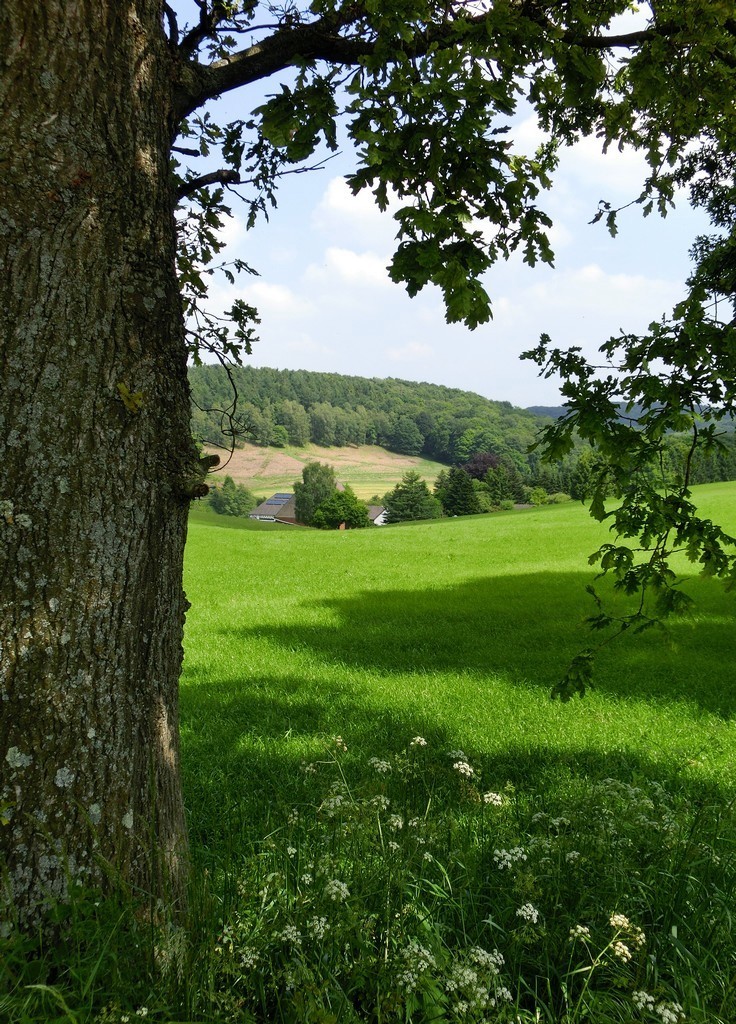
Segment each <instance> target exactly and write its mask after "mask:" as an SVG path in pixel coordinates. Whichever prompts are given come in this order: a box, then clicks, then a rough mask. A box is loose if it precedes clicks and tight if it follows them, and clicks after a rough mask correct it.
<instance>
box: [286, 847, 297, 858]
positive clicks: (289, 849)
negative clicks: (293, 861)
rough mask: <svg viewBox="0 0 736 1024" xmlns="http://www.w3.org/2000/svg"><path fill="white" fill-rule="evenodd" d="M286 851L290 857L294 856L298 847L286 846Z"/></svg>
mask: <svg viewBox="0 0 736 1024" xmlns="http://www.w3.org/2000/svg"><path fill="white" fill-rule="evenodd" d="M286 852H287V853H288V855H289V856H290V857H293V856H294V854H295V853H296V847H295V846H287V847H286Z"/></svg>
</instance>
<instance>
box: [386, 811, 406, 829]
mask: <svg viewBox="0 0 736 1024" xmlns="http://www.w3.org/2000/svg"><path fill="white" fill-rule="evenodd" d="M387 824H388V827H389V828H390V829H393V831H394V832H398V831H400V830H401V829H402V828H403V827H404V819H403V818H402V817H401V815H400V814H390V815H389V816H388V822H387Z"/></svg>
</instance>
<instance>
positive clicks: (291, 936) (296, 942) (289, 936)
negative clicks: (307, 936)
mask: <svg viewBox="0 0 736 1024" xmlns="http://www.w3.org/2000/svg"><path fill="white" fill-rule="evenodd" d="M276 935H277V936H278V932H277V933H276ZM279 938H280V939H281V941H282V942H288V943H289V944H290V945H292V946H301V944H302V933H301V932H300V931H299V929H298V928H296V927H295V926H294V925H293V924H287V925H286V927H285V928H284V930H283V931H282V932H281V935H280V936H279Z"/></svg>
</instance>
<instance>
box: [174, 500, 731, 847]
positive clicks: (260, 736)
mask: <svg viewBox="0 0 736 1024" xmlns="http://www.w3.org/2000/svg"><path fill="white" fill-rule="evenodd" d="M734 497H736V485H734V484H718V485H709V486H707V487H702V488H699V489H698V491H697V498H698V500H699V502H700V503H701V505H702V506H703V507H704V508H706V509H707V511H708V513H709V514H710V515H712V516H713V518H715V519H716V520H717V521H720V522H722V523H724V524H725V525H726V526H731V527H732V529H733V527H734V526H736V523H734V522H733V517H734V511H733V510H734ZM604 535H605V534H604V531H602V530H601V527H600V526H599V525H598V524H595V523H593V522H592V521H591V520H589V518H588V517H587V515H586V513H585V511H584V510H583V509H582V508H581V507H580V506H579V505H576V504H569V505H564V506H553V507H546V508H542V509H539V510H535V511H529V512H524V513H518V514H506V515H504V514H497V515H493V516H484V517H476V518H472V519H456V520H445V521H439V522H432V523H426V524H416V525H412V526H407V527H403V526H402V527H383V528H380V529H374V530H370V531H368V530H367V531H356V532H348V533H322V532H317V531H308V530H288V529H287V530H282V531H274V530H262V531H258V532H242V531H241V532H238V531H230V530H227V529H221V528H218V527H215V526H210V525H206V524H205V523H204V522H196V521H195V522H193V523H192V527H191V531H190V540H189V545H188V549H187V571H186V590H187V593H188V595H189V598H190V600H191V601H192V602H193V607H192V610H191V611H190V613H189V616H188V621H187V634H186V661H185V672H184V678H183V687H182V723H183V756H184V767H185V777H186V786H187V799H188V803H189V806H190V809H191V812H192V822H193V826H194V833H195V837H196V836H198V837H199V841H200V843H206V844H208V845H209V844H210V843H212V842H214V841H217V842H218V843H222V842H223V839H224V838H225V837H227V842H228V843H233V842H236V843H237V842H239V841H240V840H239V839H238V838H237V837H238V836H239V835H241V834H242V837H243V838H246V837H251V836H255V835H262V834H264V832H263V829H264V826H265V825H266V824H267V818H268V808H269V806H273V805H274V804H278V803H281V802H284V803H286V804H288V802H289V801H290V800H291V799H292V798H293V795H294V793H293V792H292V791H295V789H296V783H295V782H294V780H295V779H296V778H297V777H298V775H299V772H298V767H299V764H300V762H301V761H302V760H303V759H305V758H306V759H313V758H314V757H315V756H319V755H320V752H321V751H322V750H323V749H324V742H325V739H326V738H328V737H330V736H332V735H334V734H337V733H339V734H341V735H342V736H343V737H344V738H345V740H346V741H347V744H348V747H349V749H350V754H349V755H348V756H352V755H355V756H356V758H357V757H361V758H362V759H363V760H365V758H366V757H367V756H370V755H371V754H377V755H380V754H381V753H382V752H383V751H386V750H395V749H400V748H402V747H403V746H404V745H405V744H406V742H407V740H408V739H409V738H410V737H411V736H413V735H415V734H421V735H424V736H427V737H428V738H430V739H431V740H432V741H433V742H436V743H441V744H446V748H445V749H447V748H449V747H453V746H460V747H462V748H464V749H465V750H468V751H472V753H473V754H474V755H477V756H479V757H481V758H482V759H483V761H484V764H485V779H486V784H487V785H490V786H491V787H493V785H494V784H495V785H496V786H498V787H501V786H502V785H503V784H505V783H506V782H507V781H512V782H514V783H515V784H516V785H524V784H525V783H529V784H535V785H536V784H539V783H542V784H543V783H544V780H545V778H547V777H551V776H552V775H554V776H555V777H556V778H557V779H559V778H560V777H561V776H564V775H565V774H566V773H568V774H569V773H576V772H579V771H585V772H586V773H588V774H590V775H594V776H600V777H606V776H607V775H609V774H612V773H613V772H614V771H618V772H619V774H621V773H623V774H624V776H628V777H630V778H633V779H636V778H637V777H649V778H655V779H661V780H662V781H669V782H675V784H676V785H682V786H688V787H695V788H697V787H698V786H700V785H701V784H707V785H716V786H719V787H729V786H732V785H733V784H734V782H735V781H736V758H734V751H735V750H736V726H735V725H734V720H733V715H734V711H735V710H736V691H735V690H734V688H733V664H734V654H735V653H736V641H735V640H734V628H733V627H734V618H733V616H734V598H733V595H730V596H729V595H726V594H724V592H723V591H722V589H721V588H720V587H719V586H718V585H715V584H712V583H710V582H708V581H701V580H695V581H693V583H692V585H691V590H692V591H693V592H694V593H695V594H696V596H697V599H698V606H697V611H696V613H695V615H694V616H693V617H692V618H691V619H688V620H683V621H679V622H677V623H673V624H672V625H671V627H670V629H669V631H668V633H667V634H666V635H663V634H661V633H659V632H650V633H648V634H646V635H645V636H641V637H638V638H630V639H628V640H627V642H625V643H623V644H619V645H617V646H616V647H615V648H614V649H612V650H610V651H608V652H605V653H604V654H603V655H602V656H601V657H600V660H599V665H598V670H597V689H596V691H595V692H594V693H592V694H591V695H590V696H589V697H588V698H586V699H585V700H584V701H574V702H571V703H570V704H568V705H561V704H559V703H552V702H550V700H549V690H550V687H551V686H552V685H553V683H554V682H555V681H556V680H557V679H558V677H559V675H560V673H561V672H562V671H563V670H564V668H565V667H566V664H567V662H568V661H569V659H570V657H571V656H572V655H573V654H574V653H576V652H577V651H578V650H579V649H580V648H581V646H583V645H584V644H585V642H586V640H587V633H586V630H585V629H584V627H582V625H581V622H582V619H583V618H584V616H585V615H586V614H589V613H590V612H591V610H592V607H591V601H590V598H588V597H587V595H586V594H585V593H584V586H585V584H586V583H588V582H589V581H590V579H591V571H590V570H589V569H588V568H587V566H586V556H587V555H588V554H589V553H590V551H592V550H593V549H594V548H595V547H596V546H597V544H598V543H599V542H600V540H601V539H602V538H603V536H604ZM264 798H265V799H264ZM213 805H214V806H217V808H218V815H217V816H216V818H213V817H212V816H211V814H210V813H209V808H211V807H212V806H213ZM225 812H227V813H225ZM215 832H222V834H220V835H219V836H216V835H215V834H214V833H215Z"/></svg>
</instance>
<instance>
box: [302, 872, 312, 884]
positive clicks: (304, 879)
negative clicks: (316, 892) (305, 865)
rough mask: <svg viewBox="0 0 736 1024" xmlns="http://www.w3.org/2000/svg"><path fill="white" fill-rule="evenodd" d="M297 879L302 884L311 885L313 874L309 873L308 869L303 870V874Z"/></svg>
mask: <svg viewBox="0 0 736 1024" xmlns="http://www.w3.org/2000/svg"><path fill="white" fill-rule="evenodd" d="M299 881H300V882H301V883H302V885H311V884H312V882H313V881H314V876H313V875H310V874H309V872H308V871H305V872H304V874H303V875H302V876H301V878H300V879H299Z"/></svg>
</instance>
